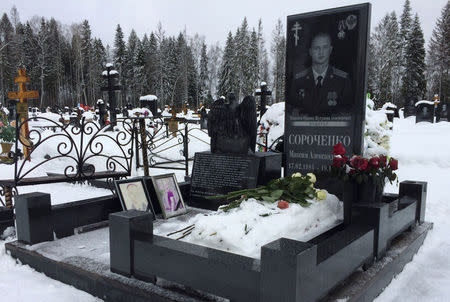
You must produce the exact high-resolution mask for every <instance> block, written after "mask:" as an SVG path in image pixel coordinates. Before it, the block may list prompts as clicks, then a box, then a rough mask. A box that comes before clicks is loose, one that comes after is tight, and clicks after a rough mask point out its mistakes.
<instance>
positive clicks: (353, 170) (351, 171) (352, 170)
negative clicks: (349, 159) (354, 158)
mask: <svg viewBox="0 0 450 302" xmlns="http://www.w3.org/2000/svg"><path fill="white" fill-rule="evenodd" d="M355 173H356V170H355V169H351V170H350V171H348V174H355Z"/></svg>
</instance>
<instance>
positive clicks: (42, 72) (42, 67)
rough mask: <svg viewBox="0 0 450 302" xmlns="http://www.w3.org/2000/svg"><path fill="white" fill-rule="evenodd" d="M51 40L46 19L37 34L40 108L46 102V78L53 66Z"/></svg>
mask: <svg viewBox="0 0 450 302" xmlns="http://www.w3.org/2000/svg"><path fill="white" fill-rule="evenodd" d="M48 39H49V31H48V26H47V23H46V22H45V20H44V18H42V19H41V26H40V28H39V32H38V34H37V46H38V57H37V62H38V69H39V81H40V93H39V97H40V102H39V107H40V108H42V107H43V105H44V101H45V100H46V97H47V95H46V89H44V83H45V80H46V77H47V76H48V75H49V74H50V70H49V68H50V67H51V65H50V64H49V58H50V56H51V53H50V48H51V47H50V45H49V43H48Z"/></svg>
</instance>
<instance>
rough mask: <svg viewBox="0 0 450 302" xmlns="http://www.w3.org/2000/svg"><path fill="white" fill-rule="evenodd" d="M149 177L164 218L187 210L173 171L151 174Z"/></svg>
mask: <svg viewBox="0 0 450 302" xmlns="http://www.w3.org/2000/svg"><path fill="white" fill-rule="evenodd" d="M151 179H152V183H153V188H154V191H155V193H156V197H157V198H158V201H159V205H160V206H161V212H162V215H163V218H164V219H167V218H170V217H173V216H178V215H182V214H184V213H186V212H187V210H186V205H185V204H184V201H183V196H182V195H181V191H180V188H179V187H178V183H177V178H176V176H175V174H174V173H169V174H163V175H157V176H152V177H151Z"/></svg>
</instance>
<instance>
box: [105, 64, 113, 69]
mask: <svg viewBox="0 0 450 302" xmlns="http://www.w3.org/2000/svg"><path fill="white" fill-rule="evenodd" d="M105 66H106V68H108V67H113V66H114V65H113V63H106V65H105Z"/></svg>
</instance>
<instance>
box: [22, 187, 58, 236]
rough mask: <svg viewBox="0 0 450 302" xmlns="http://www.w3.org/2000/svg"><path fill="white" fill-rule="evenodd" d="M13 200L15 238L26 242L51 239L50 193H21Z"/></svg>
mask: <svg viewBox="0 0 450 302" xmlns="http://www.w3.org/2000/svg"><path fill="white" fill-rule="evenodd" d="M14 201H15V210H16V225H17V239H18V240H20V241H23V242H25V243H27V244H35V243H39V242H44V241H51V240H53V227H52V224H51V223H48V222H49V221H51V220H52V217H51V202H50V194H48V193H37V192H35V193H28V194H21V195H17V196H15V197H14Z"/></svg>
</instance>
